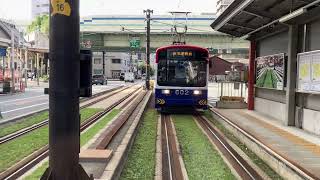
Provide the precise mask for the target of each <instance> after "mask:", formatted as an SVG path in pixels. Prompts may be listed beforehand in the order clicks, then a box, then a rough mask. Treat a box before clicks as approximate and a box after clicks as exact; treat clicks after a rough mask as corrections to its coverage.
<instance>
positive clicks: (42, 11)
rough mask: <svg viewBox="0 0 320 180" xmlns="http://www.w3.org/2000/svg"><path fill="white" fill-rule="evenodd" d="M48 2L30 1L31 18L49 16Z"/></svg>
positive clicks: (40, 0)
mask: <svg viewBox="0 0 320 180" xmlns="http://www.w3.org/2000/svg"><path fill="white" fill-rule="evenodd" d="M49 7H50V1H49V0H32V8H31V11H32V12H31V15H32V18H35V17H37V16H41V15H48V14H49Z"/></svg>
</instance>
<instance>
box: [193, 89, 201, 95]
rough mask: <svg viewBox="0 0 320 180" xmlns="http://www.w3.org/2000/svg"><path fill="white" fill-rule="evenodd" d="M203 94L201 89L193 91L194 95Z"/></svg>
mask: <svg viewBox="0 0 320 180" xmlns="http://www.w3.org/2000/svg"><path fill="white" fill-rule="evenodd" d="M201 94H202V92H201V91H199V90H194V91H193V95H201Z"/></svg>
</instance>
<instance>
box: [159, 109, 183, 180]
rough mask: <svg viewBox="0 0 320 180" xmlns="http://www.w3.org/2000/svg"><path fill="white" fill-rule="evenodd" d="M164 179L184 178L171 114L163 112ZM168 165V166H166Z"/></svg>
mask: <svg viewBox="0 0 320 180" xmlns="http://www.w3.org/2000/svg"><path fill="white" fill-rule="evenodd" d="M161 141H162V142H161V144H162V147H161V148H162V153H163V154H162V179H170V180H183V173H182V167H181V164H180V161H179V153H178V147H177V143H176V139H175V135H174V133H173V127H172V124H171V119H170V116H169V115H165V114H161ZM165 165H166V166H165Z"/></svg>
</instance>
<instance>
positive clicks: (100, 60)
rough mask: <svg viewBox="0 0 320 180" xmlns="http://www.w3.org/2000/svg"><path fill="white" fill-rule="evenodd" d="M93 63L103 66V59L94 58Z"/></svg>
mask: <svg viewBox="0 0 320 180" xmlns="http://www.w3.org/2000/svg"><path fill="white" fill-rule="evenodd" d="M93 63H94V64H102V59H101V58H94V61H93Z"/></svg>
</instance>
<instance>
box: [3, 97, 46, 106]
mask: <svg viewBox="0 0 320 180" xmlns="http://www.w3.org/2000/svg"><path fill="white" fill-rule="evenodd" d="M44 96H47V95H40V96H32V97H27V98H21V99H14V100H9V101H2V102H0V104H4V103H11V102H17V101H23V100H27V99H33V98H38V97H44Z"/></svg>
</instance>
